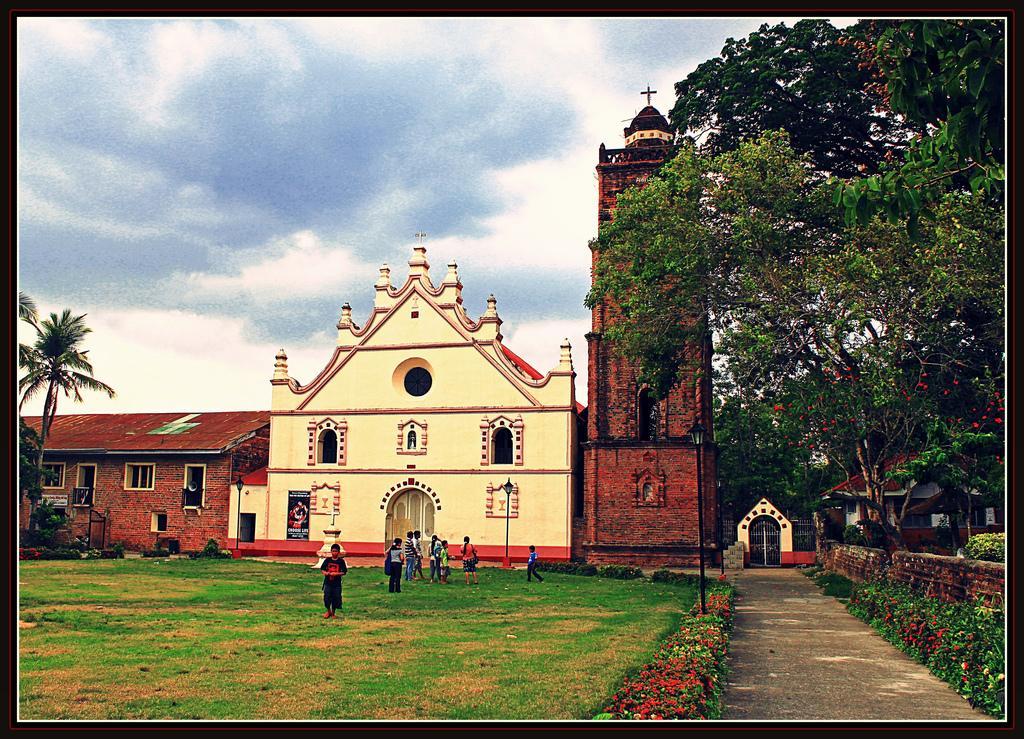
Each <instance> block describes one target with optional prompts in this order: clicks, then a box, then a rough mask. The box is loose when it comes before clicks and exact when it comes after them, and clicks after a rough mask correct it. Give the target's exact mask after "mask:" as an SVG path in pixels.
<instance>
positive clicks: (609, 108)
mask: <svg viewBox="0 0 1024 739" xmlns="http://www.w3.org/2000/svg"><path fill="white" fill-rule="evenodd" d="M780 20H783V19H778V18H771V19H766V18H733V19H727V18H723V19H706V18H672V19H663V20H659V19H556V18H548V19H495V18H477V19H459V18H443V19H440V18H438V19H372V18H371V19H356V18H319V19H306V18H301V19H300V18H283V19H230V18H228V19H196V20H190V19H182V18H168V19H82V18H73V19H72V18H19V19H18V21H17V60H18V70H17V95H18V98H17V105H18V254H19V287H20V289H21V290H23V291H25V292H27V293H28V294H29V295H31V296H32V297H33V298H35V300H36V301H37V303H38V304H39V306H40V308H41V310H42V312H43V313H44V314H45V313H48V312H49V311H51V310H55V311H59V310H61V309H63V308H65V307H67V308H71V309H72V310H73V311H74V312H76V313H87V314H88V319H87V322H88V324H89V326H90V327H92V329H93V333H92V334H90V335H89V337H88V339H87V343H86V346H87V347H88V348H89V349H90V357H91V359H92V361H93V364H94V366H95V369H96V376H97V377H99V378H100V379H102V380H104V381H106V382H107V383H109V384H111V385H113V386H114V387H115V389H117V391H118V397H117V398H116V399H114V400H110V399H107V398H106V397H105V396H100V395H96V394H89V395H88V396H86V398H85V402H84V403H81V404H75V403H72V402H71V401H70V400H67V399H62V401H61V406H60V412H62V413H71V412H94V413H104V412H111V413H113V412H134V411H204V410H206V411H209V410H235V409H258V408H268V407H269V404H270V385H269V382H268V380H269V379H270V376H271V374H272V371H273V364H274V353H275V352H276V350H277V349H278V348H279V347H284V348H285V350H286V351H287V353H288V356H289V368H290V373H291V375H292V376H293V377H295V378H296V379H297V380H299V381H300V382H303V383H304V382H308V381H309V380H310V379H311V378H312V377H313V376H315V375H316V374H317V373H318V372H319V371H320V369H321V368H322V367H323V365H324V363H325V362H326V361H327V359H328V358H329V357H330V355H331V352H332V351H333V347H334V337H335V333H336V331H335V329H334V324H335V322H336V321H337V319H338V316H339V313H340V306H341V305H342V303H344V302H346V301H348V302H350V303H351V304H352V306H353V314H354V317H355V318H356V320H357V322H359V323H362V322H363V321H364V320H365V318H366V317H367V316H368V315H369V311H370V308H371V306H372V301H373V283H374V281H375V279H376V277H377V267H378V266H379V265H380V263H382V262H388V263H389V264H390V265H391V267H392V281H393V282H394V283H396V284H401V282H402V281H404V277H405V274H406V269H407V267H406V262H407V261H408V259H409V255H410V253H411V247H412V244H413V242H414V239H413V234H414V233H416V232H417V231H425V232H427V234H428V238H427V241H426V245H427V256H428V259H429V260H430V262H431V265H432V270H431V271H432V275H433V277H434V280H435V282H439V281H440V279H441V278H442V277H443V275H444V272H445V265H446V263H447V262H448V261H449V260H450V259H455V260H456V261H457V262H458V264H459V272H460V275H461V277H462V282H463V284H464V286H465V288H464V293H463V295H464V298H465V301H466V302H465V304H466V307H467V310H468V312H469V313H470V315H472V316H478V315H479V314H481V313H482V312H483V311H484V309H485V308H486V303H485V301H486V297H487V295H488V293H491V292H493V293H494V294H495V296H496V297H497V298H498V312H499V314H500V315H501V317H502V319H503V320H504V321H505V323H504V326H503V333H504V336H505V343H506V345H508V346H509V347H511V348H512V349H514V350H515V351H516V352H518V353H519V354H521V355H522V356H524V357H525V358H526V359H527V360H528V361H530V362H531V363H533V364H534V366H536V367H537V368H538V369H539V370H540V371H541V372H546V371H548V370H549V369H551V368H553V367H554V366H555V365H556V364H557V362H558V353H559V349H558V345H559V342H560V340H561V338H562V337H565V336H568V337H569V339H570V341H571V343H572V346H573V358H574V363H575V366H576V370H577V373H578V377H577V380H576V382H577V397H578V398H579V399H581V400H583V401H584V402H585V401H586V379H587V378H586V343H585V341H584V339H583V335H584V334H585V333H586V331H587V330H588V329H589V313H588V312H587V310H586V309H585V308H584V307H583V298H584V296H585V295H586V292H587V288H588V285H589V251H588V249H587V242H588V240H589V239H591V238H592V237H593V236H595V235H596V220H597V215H596V214H597V205H596V201H597V189H596V180H595V174H594V166H595V164H596V161H597V148H598V145H599V144H601V143H602V142H604V143H605V144H606V145H607V146H609V147H617V146H621V145H622V128H623V127H624V126H625V125H627V123H628V120H629V119H630V118H631V117H632V116H633V115H634V114H635V113H636V112H637V111H638V110H639V109H640V108H641V107H642V106H643V105H644V104H645V98H643V97H642V96H641V95H639V94H638V93H639V91H640V90H642V89H644V87H645V86H646V85H648V84H650V85H651V86H652V88H654V89H656V90H658V91H659V94H658V95H657V96H655V99H654V104H655V105H656V106H657V107H658V108H659V109H660V110H662V111H663V112H667V111H668V110H669V109H670V108H671V107H672V104H673V101H674V96H673V94H672V89H673V84H674V83H675V82H677V81H678V80H681V79H683V78H684V77H685V76H686V75H687V74H688V73H689V72H690V71H692V70H693V69H694V67H695V66H696V65H697V64H699V63H700V62H702V61H704V60H706V59H708V58H711V57H713V56H717V55H718V53H719V51H720V50H721V48H722V46H723V44H724V42H725V40H726V39H727V38H728V37H730V36H733V37H742V36H746V35H747V34H748V33H749V32H750V31H752V30H755V29H756V28H757V27H758V26H759V25H760V24H761V23H763V22H771V23H775V22H779V21H780ZM794 20H795V19H785V22H786V23H787V24H789V25H791V24H792V23H793V21H794ZM834 22H836V23H837V24H838V23H842V24H844V25H845V24H846V23H849V22H852V19H849V20H839V19H836V20H834ZM28 338H30V337H29V336H25V337H23V340H24V339H28ZM40 407H41V403H35V404H29V406H27V410H26V412H29V413H38V412H39V410H40Z"/></svg>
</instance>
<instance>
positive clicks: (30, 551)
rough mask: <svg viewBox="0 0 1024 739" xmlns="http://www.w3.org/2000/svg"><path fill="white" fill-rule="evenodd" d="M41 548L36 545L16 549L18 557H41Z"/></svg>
mask: <svg viewBox="0 0 1024 739" xmlns="http://www.w3.org/2000/svg"><path fill="white" fill-rule="evenodd" d="M41 553H42V550H41V549H38V548H37V547H20V548H19V549H18V559H41V557H40V554H41Z"/></svg>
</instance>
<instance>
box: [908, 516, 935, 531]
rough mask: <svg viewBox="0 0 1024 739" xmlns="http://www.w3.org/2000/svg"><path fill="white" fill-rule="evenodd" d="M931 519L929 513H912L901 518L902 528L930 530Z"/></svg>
mask: <svg viewBox="0 0 1024 739" xmlns="http://www.w3.org/2000/svg"><path fill="white" fill-rule="evenodd" d="M931 527H932V517H931V514H929V513H913V514H911V515H909V516H904V517H903V528H905V529H930V528H931Z"/></svg>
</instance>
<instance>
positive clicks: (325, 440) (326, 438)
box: [316, 429, 338, 464]
mask: <svg viewBox="0 0 1024 739" xmlns="http://www.w3.org/2000/svg"><path fill="white" fill-rule="evenodd" d="M318 446H319V448H318V449H317V455H316V456H317V461H318V462H320V464H337V463H338V434H337V433H335V431H334V429H324V431H323V432H321V434H320V442H319V445H318Z"/></svg>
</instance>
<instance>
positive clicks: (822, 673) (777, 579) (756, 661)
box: [722, 569, 991, 721]
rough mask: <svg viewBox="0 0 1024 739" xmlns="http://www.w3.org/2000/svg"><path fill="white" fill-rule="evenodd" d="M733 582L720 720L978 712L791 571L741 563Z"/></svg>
mask: <svg viewBox="0 0 1024 739" xmlns="http://www.w3.org/2000/svg"><path fill="white" fill-rule="evenodd" d="M730 575H733V577H731V578H730V579H732V580H733V582H735V584H736V588H737V593H736V595H737V598H736V620H735V624H734V628H733V633H732V638H731V640H730V645H729V654H730V656H729V667H730V674H729V678H728V682H727V684H726V688H725V711H724V714H723V716H722V718H723V719H732V720H744V719H754V720H769V721H771V720H789V721H794V720H826V721H827V720H836V721H857V720H863V721H867V720H888V721H893V720H922V719H924V720H946V721H950V720H953V721H956V720H967V721H971V720H973V721H983V720H987V719H990V718H991V717H989V716H987V715H986V714H984V713H982V712H981V711H976V710H974V709H973V708H971V706H970V705H969V704H968V703H967V701H966V700H964V699H963V698H961V697H960V696H959V695H958V694H957V693H956V692H955V691H954V690H953V689H952V688H951V687H950V686H949V685H947V684H946V683H944V682H942V681H941V680H939V679H938V678H937V677H935V676H934V675H932V674H931V673H930V672H929V671H928V668H926V667H925V666H924V665H922V664H919V663H917V662H915V661H914V660H912V659H911V658H910V657H908V656H907V655H905V654H903V652H901V651H899V650H898V649H896V647H894V646H892V645H891V644H889V642H887V641H885V640H884V639H883V638H882V637H881V636H879V635H878V634H877V633H876V632H875V630H874V629H872V628H871V627H870V626H868V625H867V624H865V623H863V622H862V621H859V620H858V619H856V618H854V617H853V616H851V615H850V614H849V613H848V612H847V611H846V608H845V606H844V605H843V604H842V603H840V602H839V601H837V600H836V599H835V598H833V597H832V596H824V595H822V594H821V590H819V588H818V587H817V586H816V585H815V584H814V583H813V582H811V580H810V578H807V577H805V576H804V575H803V574H801V573H800V572H799V571H797V570H793V569H748V570H742V571H739V572H735V573H730Z"/></svg>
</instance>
